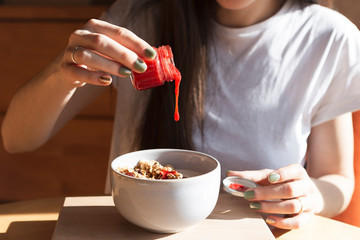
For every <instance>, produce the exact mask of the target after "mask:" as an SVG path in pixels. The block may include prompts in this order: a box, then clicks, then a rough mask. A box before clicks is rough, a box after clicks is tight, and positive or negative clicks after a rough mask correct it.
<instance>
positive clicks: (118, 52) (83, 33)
mask: <svg viewBox="0 0 360 240" xmlns="http://www.w3.org/2000/svg"><path fill="white" fill-rule="evenodd" d="M69 46H70V48H73V47H74V46H81V47H82V48H85V49H89V50H91V51H93V52H96V53H97V54H98V56H102V57H104V58H109V59H111V60H113V61H114V62H117V63H119V64H120V65H122V66H125V67H127V68H128V69H130V70H132V71H135V72H138V73H141V72H144V71H146V68H147V66H146V64H145V62H144V61H143V60H142V58H148V59H152V58H154V57H155V56H156V51H155V50H154V49H153V48H152V47H151V46H150V45H149V44H148V43H146V42H145V41H144V40H142V39H141V38H139V37H137V36H136V35H135V34H134V33H132V32H131V31H129V30H127V29H125V28H122V27H118V26H115V25H112V24H110V23H107V22H104V21H100V20H95V19H93V20H90V21H89V22H88V23H87V24H86V25H85V27H84V29H81V30H77V31H75V32H74V33H73V34H72V35H71V37H70V43H69ZM94 56H95V55H94ZM83 64H85V65H87V64H88V62H86V61H85V62H83ZM99 67H100V66H99ZM102 67H105V68H106V65H105V66H102ZM101 70H102V71H106V69H101ZM116 74H117V75H118V74H119V73H118V72H116Z"/></svg>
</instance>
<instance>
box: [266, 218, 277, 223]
mask: <svg viewBox="0 0 360 240" xmlns="http://www.w3.org/2000/svg"><path fill="white" fill-rule="evenodd" d="M265 221H266V222H267V223H268V224H275V223H276V221H275V219H273V218H266V220H265Z"/></svg>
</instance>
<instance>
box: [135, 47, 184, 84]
mask: <svg viewBox="0 0 360 240" xmlns="http://www.w3.org/2000/svg"><path fill="white" fill-rule="evenodd" d="M154 49H155V51H156V53H157V56H156V57H155V58H154V59H151V60H150V59H144V61H145V63H146V65H147V69H146V71H145V72H143V73H135V72H134V73H133V77H132V84H133V85H134V87H135V88H136V89H137V90H140V91H141V90H145V89H148V88H153V87H158V86H161V85H163V84H164V83H165V82H171V81H173V80H176V79H178V78H181V76H180V72H179V70H177V68H176V67H175V64H174V56H173V53H172V51H171V48H170V46H161V47H159V48H154Z"/></svg>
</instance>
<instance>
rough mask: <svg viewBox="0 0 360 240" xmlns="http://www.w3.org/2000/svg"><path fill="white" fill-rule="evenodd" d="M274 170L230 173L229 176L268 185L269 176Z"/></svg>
mask: <svg viewBox="0 0 360 240" xmlns="http://www.w3.org/2000/svg"><path fill="white" fill-rule="evenodd" d="M272 171H273V170H270V169H262V170H255V171H228V173H227V175H228V176H238V177H243V178H246V179H249V180H251V181H254V182H256V183H257V184H260V185H268V184H269V183H268V179H267V178H268V175H269V174H270V173H271V172H272Z"/></svg>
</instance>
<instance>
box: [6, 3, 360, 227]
mask: <svg viewBox="0 0 360 240" xmlns="http://www.w3.org/2000/svg"><path fill="white" fill-rule="evenodd" d="M102 19H103V20H104V21H100V20H90V21H89V22H88V23H87V24H86V25H85V26H84V28H83V29H80V30H77V31H75V32H74V33H73V34H72V35H71V36H70V39H69V43H68V46H67V48H66V50H65V51H64V52H63V53H62V54H61V55H60V56H59V57H58V58H57V59H56V60H55V61H53V62H52V63H51V64H50V65H49V66H48V67H47V68H46V69H44V71H43V72H42V73H40V74H39V75H38V76H37V77H36V78H35V79H33V80H32V81H30V82H28V83H27V84H26V85H25V86H24V87H23V88H21V89H20V90H19V91H18V92H17V93H16V95H15V96H14V98H13V100H12V102H11V104H10V106H9V109H8V112H7V114H6V117H5V119H4V121H3V126H2V135H3V139H4V141H3V142H4V145H5V148H6V149H7V150H8V151H9V152H21V151H29V150H32V149H34V148H37V147H39V146H41V145H42V144H43V143H44V142H46V141H47V140H48V139H49V138H50V137H51V136H53V135H54V134H55V133H56V132H57V131H58V130H59V129H60V128H61V127H62V126H63V125H64V124H65V123H66V122H67V121H68V120H69V119H71V118H72V117H73V116H74V115H75V114H76V113H77V112H78V111H80V109H82V107H84V106H85V105H86V104H87V103H89V102H90V101H91V100H93V99H94V98H95V97H96V96H98V95H99V94H100V93H101V92H102V91H103V90H104V89H105V88H104V86H109V85H110V84H111V83H113V85H114V86H115V87H116V88H117V90H118V97H117V109H116V116H115V126H114V132H113V141H112V150H111V159H113V158H114V157H116V156H118V155H120V154H122V153H125V152H128V151H132V150H136V149H144V148H154V147H176V148H191V149H195V150H199V151H203V152H206V153H209V154H211V155H213V156H215V157H216V158H218V159H219V160H220V162H221V164H222V169H223V177H224V176H225V174H228V175H236V176H243V177H246V178H249V179H252V180H254V181H256V182H258V183H259V185H260V187H259V188H257V189H249V190H248V191H247V192H246V193H245V198H246V199H247V200H249V201H250V207H251V208H253V209H255V210H256V211H259V212H262V213H266V214H268V216H267V218H266V221H267V222H268V223H269V224H270V225H273V226H275V227H279V228H285V229H292V228H298V227H299V226H301V225H302V224H304V223H306V222H307V221H308V219H309V217H311V216H312V215H313V214H320V215H323V216H328V217H331V216H334V215H336V214H338V213H340V212H341V211H343V210H344V209H345V208H346V206H347V205H348V203H349V201H350V199H351V195H352V192H353V185H354V184H353V165H352V160H353V159H352V153H353V149H352V122H351V113H349V112H351V111H354V110H356V109H359V108H360V101H359V98H360V96H359V94H358V93H359V90H360V85H359V81H358V78H359V70H358V69H360V68H359V67H357V64H358V62H359V61H358V60H359V55H360V48H359V47H360V45H359V42H360V41H359V35H358V31H357V29H356V28H355V26H353V25H352V24H351V23H350V22H349V21H348V20H347V19H345V18H344V17H343V16H341V15H340V14H338V13H335V12H334V11H331V10H329V9H326V8H323V7H320V6H318V5H314V4H309V3H305V2H301V1H295V0H288V1H285V0H269V1H261V0H216V1H205V0H204V1H192V0H188V1H184V0H183V1H180V0H179V1H176V0H174V1H168V0H164V1H150V0H149V1H146V0H141V1H140V0H139V1H137V2H136V6H135V4H134V3H132V2H131V1H126V0H119V1H117V2H116V3H115V4H114V5H113V6H112V8H110V9H109V11H107V12H106V13H104V15H103V17H102ZM119 26H121V27H119ZM129 30H131V31H129ZM165 44H169V45H170V46H171V47H172V49H173V51H174V56H175V62H176V66H177V67H178V68H179V69H180V72H181V73H182V78H183V80H182V82H181V89H180V103H179V104H180V114H181V120H180V121H179V122H174V121H173V120H172V117H171V116H172V114H173V111H174V109H173V106H174V102H173V99H174V96H173V86H172V85H171V84H165V86H163V87H158V88H154V89H152V90H150V91H144V92H137V91H136V90H134V88H133V87H132V85H131V81H130V79H129V75H131V73H132V72H139V73H141V72H144V71H145V70H146V67H147V66H146V64H145V63H144V61H143V60H142V59H146V58H154V57H155V56H156V53H155V52H154V50H153V49H152V47H151V46H159V45H165ZM124 77H127V78H124ZM20 135H21V136H22V137H21V138H20V137H18V136H20ZM305 164H306V170H305V168H304V166H305ZM266 200H275V201H266Z"/></svg>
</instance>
